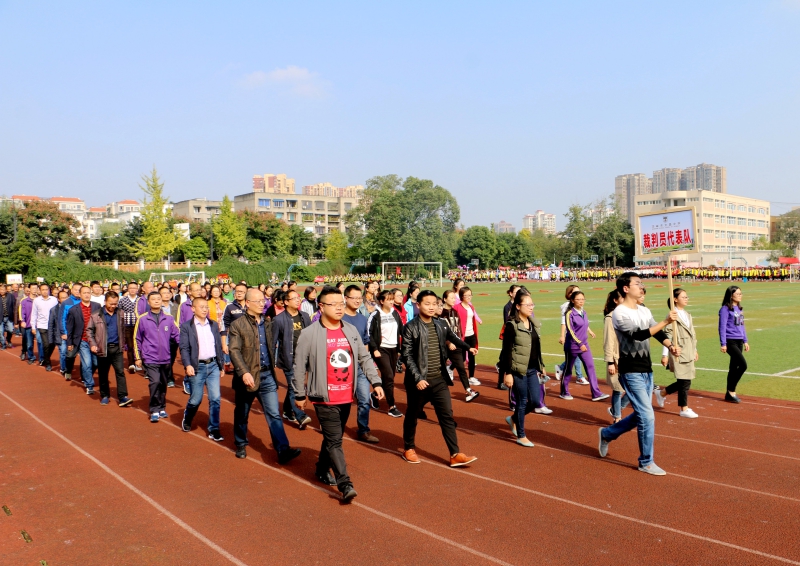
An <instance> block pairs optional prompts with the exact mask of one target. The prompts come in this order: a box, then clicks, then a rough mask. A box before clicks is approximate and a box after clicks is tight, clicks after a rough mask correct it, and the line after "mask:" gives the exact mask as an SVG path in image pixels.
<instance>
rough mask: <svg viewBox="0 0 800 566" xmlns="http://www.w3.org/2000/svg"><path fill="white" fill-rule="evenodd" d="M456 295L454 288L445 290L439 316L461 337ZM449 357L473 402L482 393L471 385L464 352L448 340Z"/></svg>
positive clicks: (467, 398) (469, 400) (468, 396)
mask: <svg viewBox="0 0 800 566" xmlns="http://www.w3.org/2000/svg"><path fill="white" fill-rule="evenodd" d="M456 296H457V295H456V292H455V291H453V290H452V289H448V290H447V291H445V292H444V294H443V299H444V308H443V309H442V314H441V316H440V317H439V318H440V319H441V320H443V321H444V322H446V323H447V325H448V326H449V327H450V330H452V331H453V334H455V335H456V336H458V337H459V338H461V319H460V318H459V316H458V313H457V312H456V310H455V308H454V307H455V304H456ZM447 357H448V359H449V360H450V366H451V367H452V368H453V369H454V370H455V372H456V373H458V379H459V380H460V381H461V385H463V386H464V392H465V393H466V398H465V401H466V402H467V403H470V402H472V401H473V400H474V399H475V398H476V397H478V396H479V395H480V393H478V392H477V391H475V390H474V389H472V388H471V387H470V386H469V376H468V375H467V370H466V368H465V367H464V353H463V352H462V351H461V349H460V348H457V347H456V345H455V344H451V343H450V342H448V343H447Z"/></svg>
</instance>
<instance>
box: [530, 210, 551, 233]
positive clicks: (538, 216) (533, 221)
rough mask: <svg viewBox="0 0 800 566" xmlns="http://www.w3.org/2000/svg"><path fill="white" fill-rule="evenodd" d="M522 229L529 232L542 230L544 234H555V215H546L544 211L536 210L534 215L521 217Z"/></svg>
mask: <svg viewBox="0 0 800 566" xmlns="http://www.w3.org/2000/svg"><path fill="white" fill-rule="evenodd" d="M522 229H523V230H527V231H529V232H533V231H534V230H544V233H545V234H555V233H556V215H555V214H548V213H546V212H545V211H544V210H537V211H536V212H535V213H534V214H526V215H525V216H523V217H522Z"/></svg>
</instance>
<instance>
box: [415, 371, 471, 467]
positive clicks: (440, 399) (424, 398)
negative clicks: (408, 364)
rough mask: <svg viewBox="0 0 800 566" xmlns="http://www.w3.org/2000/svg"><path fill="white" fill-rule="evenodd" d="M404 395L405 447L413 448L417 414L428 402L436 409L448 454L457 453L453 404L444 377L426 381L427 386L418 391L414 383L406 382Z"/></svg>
mask: <svg viewBox="0 0 800 566" xmlns="http://www.w3.org/2000/svg"><path fill="white" fill-rule="evenodd" d="M406 396H407V397H408V409H407V410H406V417H405V420H404V421H403V444H404V445H405V449H406V450H408V449H410V448H414V439H415V438H416V435H417V415H418V414H419V412H420V411H421V410H422V407H423V406H424V405H425V403H430V404H431V405H432V406H433V409H434V411H436V418H437V419H438V421H439V427H440V428H441V429H442V436H444V441H445V443H446V444H447V449H448V450H449V451H450V456H452V455H453V454H458V452H459V449H458V438H457V437H456V421H454V420H453V405H452V402H451V399H450V389H449V388H448V387H447V383H445V381H444V379H433V380H431V381H429V382H428V387H426V388H425V389H423V390H422V391H420V390H419V389H417V385H416V383H414V382H413V381H412V382H406Z"/></svg>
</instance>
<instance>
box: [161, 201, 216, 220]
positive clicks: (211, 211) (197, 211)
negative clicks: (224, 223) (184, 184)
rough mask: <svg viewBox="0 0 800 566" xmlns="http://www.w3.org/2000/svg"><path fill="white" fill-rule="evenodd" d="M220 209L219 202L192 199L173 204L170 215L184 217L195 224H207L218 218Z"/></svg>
mask: <svg viewBox="0 0 800 566" xmlns="http://www.w3.org/2000/svg"><path fill="white" fill-rule="evenodd" d="M221 207H222V201H221V200H208V199H207V198H193V199H189V200H182V201H180V202H176V203H173V204H172V215H173V216H184V217H186V218H188V219H189V220H192V221H195V222H208V221H210V220H211V219H212V218H214V217H216V216H219V213H220V209H221Z"/></svg>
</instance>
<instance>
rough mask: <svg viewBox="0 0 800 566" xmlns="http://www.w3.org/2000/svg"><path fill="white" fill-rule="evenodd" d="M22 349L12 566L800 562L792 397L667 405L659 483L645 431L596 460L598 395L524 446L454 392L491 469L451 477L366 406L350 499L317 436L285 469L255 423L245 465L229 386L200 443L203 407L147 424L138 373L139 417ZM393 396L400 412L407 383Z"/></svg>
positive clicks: (1, 544) (1, 413) (10, 472)
mask: <svg viewBox="0 0 800 566" xmlns="http://www.w3.org/2000/svg"><path fill="white" fill-rule="evenodd" d="M17 352H19V349H18V348H15V349H13V350H10V351H5V352H0V418H2V429H1V430H2V433H3V434H2V443H0V494H2V495H0V506H7V507H8V508H9V511H10V512H11V515H6V514H5V513H2V512H0V564H3V565H17V564H19V565H22V564H31V565H34V564H42V562H41V561H46V563H47V564H48V565H53V564H82V565H93V564H98V565H107V564H115V565H118V564H204V565H206V564H231V563H233V564H239V565H242V564H247V565H251V566H252V565H257V564H303V565H305V564H442V565H448V564H453V565H456V564H458V565H463V564H642V563H649V564H725V565H731V564H736V565H738V564H752V565H763V564H782V563H783V564H800V542H798V536H797V533H798V531H799V530H800V513H799V511H800V434H799V433H800V404H797V403H790V402H784V401H774V400H768V399H757V398H747V399H745V402H744V403H743V404H741V405H738V406H736V405H730V404H726V403H723V402H721V400H720V397H719V396H718V395H715V394H709V393H693V394H692V398H691V404H692V407H693V408H694V409H695V410H696V411H697V412H698V413H699V414H700V415H701V416H700V418H699V419H696V420H690V419H683V418H679V417H678V415H677V412H676V405H675V399H670V400H669V401H668V404H667V406H666V408H665V409H663V410H660V409H656V446H655V450H656V462H657V463H658V464H659V465H660V466H661V467H663V468H664V469H665V470H667V472H668V475H667V476H666V477H651V476H648V475H646V474H643V473H641V472H638V471H637V470H636V467H635V465H636V457H637V454H638V448H637V443H636V437H635V434H634V433H630V434H627V435H625V436H624V437H623V438H621V439H620V440H618V441H616V442H614V443H612V444H611V449H610V453H609V457H608V458H607V459H605V460H601V459H600V458H598V457H597V446H596V444H597V432H596V429H597V427H598V426H603V425H606V424H607V423H608V421H609V417H608V413H607V412H606V409H607V407H608V405H607V404H606V403H593V402H591V401H590V400H589V397H588V388H582V387H579V386H575V387H574V390H573V395H575V400H574V401H564V400H561V399H559V398H558V397H557V396H556V393H557V389H556V387H557V384H553V385H550V384H549V385H548V405H549V406H550V408H552V409H553V410H554V412H553V414H552V415H548V416H541V415H531V416H529V418H528V419H527V422H526V429H527V431H528V438H530V439H531V440H532V441H533V442H534V443H535V444H536V446H535V447H534V448H530V449H529V448H523V447H520V446H517V445H516V444H515V443H514V441H513V437H512V436H511V434H510V432H509V431H508V428H507V426H506V424H505V422H504V418H505V417H506V416H507V415H508V414H509V413H508V411H507V407H506V404H507V403H506V395H505V392H501V391H498V390H496V389H494V388H493V387H491V386H486V387H481V388H480V392H481V396H480V397H479V398H478V399H477V400H476V401H474V402H473V403H471V404H469V405H468V404H466V403H464V401H463V399H464V394H463V391H462V390H461V387H460V385H456V386H455V387H454V388H453V389H452V392H453V397H454V411H455V416H456V420H457V422H458V425H459V429H458V430H459V442H460V445H461V448H462V450H463V451H464V452H466V453H468V454H471V455H476V456H478V457H479V460H478V461H477V462H476V463H475V464H474V465H472V466H471V467H469V468H466V469H460V470H452V469H450V468H449V467H447V465H446V463H447V456H448V455H447V450H446V446H445V444H444V441H443V439H442V437H441V433H440V431H439V428H438V425H437V424H436V423H435V422H433V421H422V422H421V423H420V425H419V429H418V437H417V444H418V447H419V450H418V452H419V454H420V456H421V457H422V459H423V464H422V465H419V466H412V465H409V464H407V463H406V462H404V461H403V460H402V459H401V458H400V456H399V452H398V449H399V448H400V447H401V445H402V440H401V436H402V432H401V429H402V419H392V418H390V417H389V416H388V415H386V414H385V413H383V412H376V411H373V412H372V415H371V420H370V426H371V428H372V429H373V433H374V434H375V435H376V436H378V437H379V438H380V439H381V442H380V444H378V445H366V444H363V443H360V442H357V441H354V440H352V438H353V437H354V436H355V428H354V426H353V427H351V428H350V429H349V430H348V432H349V441H348V442H346V443H345V453H346V455H347V462H348V469H349V472H350V474H351V476H352V478H353V481H354V483H355V486H356V489H357V490H358V493H359V496H358V497H357V498H356V500H355V502H354V503H353V504H352V505H342V504H341V503H340V501H339V499H338V495H337V494H336V492H335V491H334V490H332V489H329V488H327V487H325V486H321V485H319V484H317V483H315V482H314V480H313V470H314V462H315V461H316V458H317V455H318V451H319V444H320V440H321V436H320V435H319V433H318V432H317V431H316V430H315V429H313V428H312V429H309V430H305V431H299V430H297V429H296V428H294V427H292V426H291V425H287V433H288V435H289V439H290V441H291V443H292V445H293V446H297V447H300V448H302V450H303V454H302V455H301V456H300V457H299V458H297V459H296V460H294V461H293V462H291V463H290V464H289V465H287V466H283V467H281V466H279V465H278V464H277V461H276V455H275V452H274V450H273V449H272V447H271V445H270V443H269V433H268V429H267V426H266V422H265V421H264V419H263V418H262V417H261V415H260V413H258V414H254V415H251V419H250V427H251V428H250V441H251V444H250V447H249V449H248V458H247V459H246V460H237V459H236V458H234V456H233V453H232V449H233V440H232V437H233V434H232V416H233V405H232V403H231V402H230V401H229V400H231V399H232V398H233V396H232V392H231V390H230V389H229V388H227V387H223V398H224V400H223V404H222V421H223V426H222V433H223V435H224V436H225V437H226V438H225V441H224V442H223V443H220V444H217V443H214V442H212V441H211V440H208V439H207V438H206V437H205V434H204V426H205V421H206V416H207V415H206V413H205V409H206V406H205V404H204V406H203V407H202V408H201V411H200V413H199V414H198V416H197V418H196V420H195V424H196V429H195V430H194V431H193V432H191V433H188V434H187V433H184V432H182V431H181V430H180V428H179V423H180V415H181V412H182V408H183V406H184V404H185V402H186V399H187V397H186V396H185V395H184V394H183V393H182V391H181V390H180V388H176V389H170V390H168V396H167V397H168V412H169V413H170V418H169V419H168V421H167V422H164V421H162V422H159V423H158V424H151V423H150V422H149V421H148V419H147V400H148V394H147V383H146V381H145V380H144V379H142V377H140V376H139V375H135V376H131V375H128V383H129V389H130V395H131V397H132V398H133V399H134V400H135V401H134V404H133V406H132V407H129V408H126V409H120V408H119V407H117V406H116V403H115V402H114V401H112V403H111V404H110V405H108V406H106V407H103V406H101V405H100V404H99V402H98V396H97V395H95V396H93V397H89V396H87V395H85V394H84V392H83V388H82V387H81V386H80V384H79V382H78V381H75V380H73V381H70V382H65V381H64V380H63V379H62V378H61V376H60V375H59V374H58V373H57V372H53V373H46V372H45V371H44V370H43V369H42V368H40V367H38V366H28V365H27V364H26V363H24V362H21V361H19V359H18V358H16V357H15V354H16V353H17ZM178 366H179V364H178V365H176V368H178ZM182 373H183V372H182V369H179V370H178V374H179V375H182ZM75 375H76V376H77V375H78V373H77V371H76V374H75ZM478 377H484V378H486V380H487V382H486V383H487V385H490V384H491V383H492V381H493V379H494V376H493V375H492V374H490V373H488V372H483V373H479V375H478ZM112 381H113V380H112ZM179 382H180V380H179ZM223 382H224V383H230V381H229V378H226V379H223ZM552 383H553V382H551V384H552ZM114 393H115V391H114V388H113V387H112V395H113V394H114ZM283 393H284V392H283V390H282V391H281V392H280V395H281V399H282V397H283ZM397 398H398V401H399V406H400V409H401V410H403V409H404V404H403V403H404V400H405V394H404V392H403V391H402V388H401V387H399V388H398V391H397ZM354 413H355V411H353V415H352V416H351V419H350V423H351V424H352V425H355V414H354ZM428 413H429V415H430V416H433V415H432V411H431V410H430V409H429V410H428ZM310 414H311V415H312V418H314V415H313V411H312V412H311V413H310ZM315 425H316V421H315V422H314V425H312V426H315ZM21 531H25V532H26V533H28V535H29V537H30V539H31V540H30V542H26V541H25V540H24V539H23V536H22V534H21Z"/></svg>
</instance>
